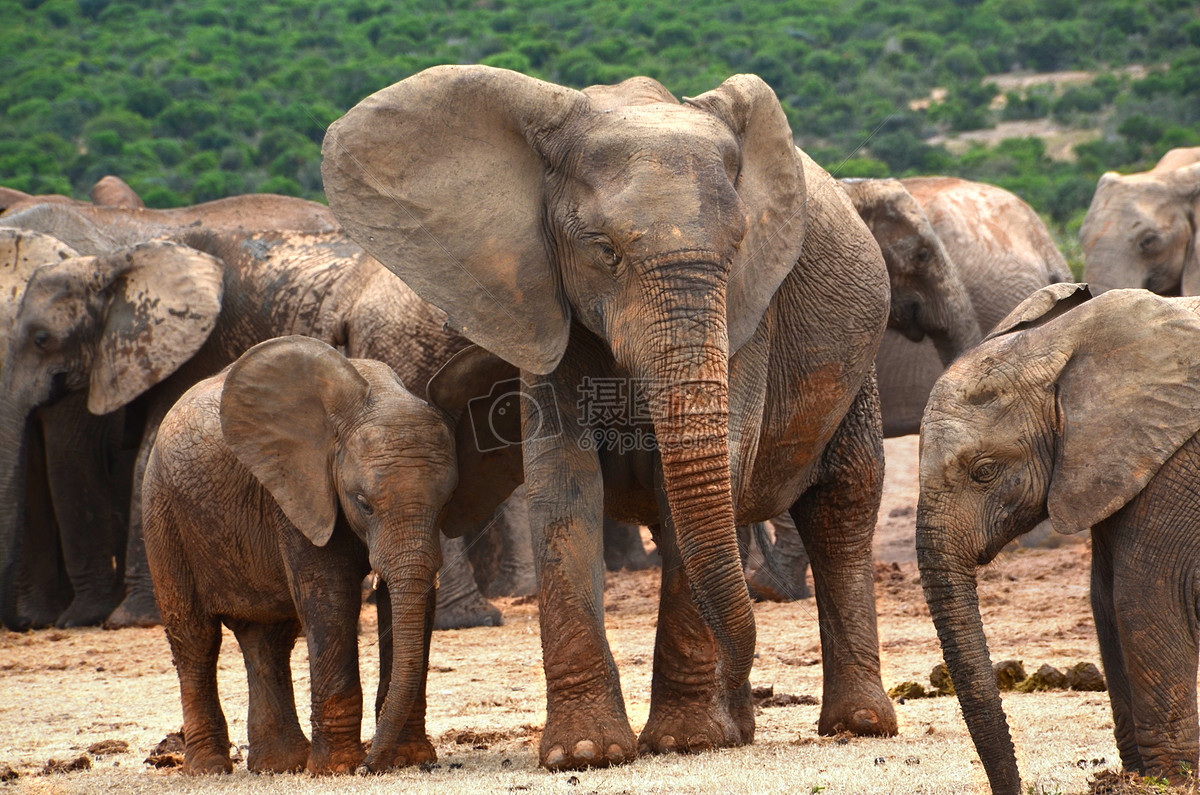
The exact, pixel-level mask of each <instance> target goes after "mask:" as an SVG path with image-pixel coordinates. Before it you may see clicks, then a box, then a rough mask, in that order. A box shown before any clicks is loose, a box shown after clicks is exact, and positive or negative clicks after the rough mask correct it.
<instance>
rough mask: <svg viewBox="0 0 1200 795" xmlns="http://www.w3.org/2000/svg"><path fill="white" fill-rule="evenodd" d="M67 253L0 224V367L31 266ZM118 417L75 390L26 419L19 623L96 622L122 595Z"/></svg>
mask: <svg viewBox="0 0 1200 795" xmlns="http://www.w3.org/2000/svg"><path fill="white" fill-rule="evenodd" d="M74 256H77V255H76V252H75V251H74V250H72V249H71V248H69V247H67V246H65V245H63V244H62V243H60V242H59V241H58V240H55V239H54V238H52V237H49V236H47V235H41V234H38V233H36V232H29V231H22V230H16V229H0V372H3V370H4V352H3V350H4V349H6V348H7V342H8V339H9V337H10V335H11V333H12V325H13V319H14V318H15V317H16V315H17V311H18V309H19V306H20V299H21V297H22V295H23V294H24V291H25V286H26V284H27V283H28V282H29V279H30V278H31V277H32V275H33V273H34V271H35V270H36V269H37V268H38V267H40V266H41V265H43V264H45V263H49V262H59V261H61V260H64V259H68V258H70V257H74ZM123 421H124V412H122V411H117V412H113V413H111V414H107V415H104V416H95V415H93V414H91V413H90V412H88V410H87V405H86V398H81V397H80V396H74V395H68V396H66V397H64V398H63V399H61V400H58V401H57V402H55V403H53V404H51V405H46V406H43V407H42V408H40V409H38V410H37V411H36V412H34V414H33V415H32V416H31V417H30V418H29V426H28V435H29V447H28V449H27V450H26V455H27V460H26V462H25V464H24V466H23V468H24V470H25V472H26V494H25V498H24V505H25V509H26V510H25V520H24V521H23V522H22V528H21V532H20V534H19V535H18V536H15V537H14V538H13V539H12V540H13V542H14V543H15V544H16V545H18V546H19V549H20V555H21V557H22V558H23V559H24V560H26V561H28V562H29V565H26V566H24V567H23V569H22V571H21V576H20V578H19V579H18V581H17V583H16V591H17V595H16V602H17V605H16V612H17V614H18V615H19V616H20V617H21V618H20V620H19V622H18V623H19V624H21V625H27V626H33V627H44V626H51V625H54V624H57V625H58V626H61V627H73V626H83V625H87V624H96V623H99V622H100V621H102V620H103V619H104V617H105V616H107V615H108V614H109V612H111V611H112V609H113V608H114V607H116V605H117V603H118V602H119V601H120V598H121V595H122V585H123V583H122V574H123V572H124V565H123V564H124V557H125V531H126V526H127V524H128V514H127V511H128V490H129V479H130V477H131V475H132V472H131V470H132V461H131V456H129V455H127V454H126V453H125V451H124V450H123V449H122V432H123ZM81 495H86V497H81ZM122 495H124V496H122ZM60 528H67V529H68V530H71V529H73V528H78V529H79V530H80V531H79V532H61V530H60ZM4 554H5V556H6V557H7V556H8V555H10V554H11V551H7V550H6V552H5V553H4Z"/></svg>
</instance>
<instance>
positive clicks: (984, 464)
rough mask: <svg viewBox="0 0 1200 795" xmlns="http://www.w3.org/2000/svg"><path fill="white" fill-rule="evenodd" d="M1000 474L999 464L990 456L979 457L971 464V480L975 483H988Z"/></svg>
mask: <svg viewBox="0 0 1200 795" xmlns="http://www.w3.org/2000/svg"><path fill="white" fill-rule="evenodd" d="M999 474H1000V465H999V464H998V463H996V461H995V459H992V458H980V459H979V460H978V461H976V462H975V463H974V464H972V465H971V480H973V481H975V482H976V483H989V482H991V481H993V480H995V479H996V476H997V475H999Z"/></svg>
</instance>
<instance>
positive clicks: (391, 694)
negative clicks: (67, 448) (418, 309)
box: [143, 336, 519, 774]
mask: <svg viewBox="0 0 1200 795" xmlns="http://www.w3.org/2000/svg"><path fill="white" fill-rule="evenodd" d="M447 367H448V371H447V372H443V373H441V374H439V375H438V376H435V378H434V380H433V381H432V382H430V384H429V393H430V395H431V399H432V402H426V401H424V400H422V399H420V398H418V397H416V396H414V395H413V394H412V393H410V392H408V391H407V390H406V389H405V388H404V387H403V385H402V384H401V383H400V380H399V379H398V378H397V376H396V374H395V373H394V372H393V371H392V370H391V369H390V368H388V366H387V365H385V364H382V363H381V362H378V361H374V360H367V359H346V358H345V357H344V356H342V355H341V354H340V353H338V352H337V351H335V350H334V349H333V348H331V347H330V346H328V345H326V344H325V343H323V342H320V341H318V340H315V339H313V338H311V337H305V336H288V337H280V338H276V339H273V340H268V341H267V342H262V343H259V344H258V345H255V346H254V347H253V348H251V349H250V350H249V351H247V352H246V353H245V354H243V355H242V356H241V357H240V358H239V359H238V360H237V361H236V362H235V363H234V364H233V365H232V366H230V367H229V368H227V369H226V370H223V371H222V372H221V373H219V374H218V375H215V376H212V377H211V378H207V379H205V380H203V381H200V382H199V383H198V384H196V385H195V386H193V387H192V388H191V389H189V390H188V391H187V392H185V393H184V395H183V397H181V398H180V399H179V401H178V402H177V403H176V404H175V405H174V406H173V407H172V408H171V410H170V411H168V412H167V414H166V416H165V417H164V418H163V421H162V424H161V426H160V427H159V432H158V434H157V437H156V439H155V442H154V447H153V448H152V450H151V453H150V458H149V461H148V463H147V466H146V475H145V481H144V485H143V500H144V507H143V515H144V517H145V520H144V530H145V542H146V553H147V558H148V560H149V564H150V570H151V573H152V574H153V577H154V583H155V594H156V597H157V599H158V603H159V606H160V608H161V611H162V615H163V620H164V624H165V628H166V632H167V637H168V639H169V641H170V644H171V652H172V656H173V658H174V660H175V666H176V669H177V672H178V674H179V684H180V694H181V698H182V703H183V715H184V729H183V735H184V739H185V744H186V750H185V755H184V760H185V761H184V772H187V773H193V774H197V773H219V772H230V771H231V770H232V763H231V760H230V756H229V734H228V729H227V726H226V723H225V718H224V715H223V713H222V711H221V706H220V702H219V700H218V697H217V656H218V652H219V650H220V645H221V628H220V625H221V624H225V625H226V626H228V627H229V628H230V629H231V630H233V632H234V634H235V635H236V636H237V639H238V642H239V644H240V646H241V649H242V654H243V657H244V658H245V661H246V673H247V676H248V678H249V689H250V703H249V718H248V720H247V731H248V736H249V753H248V755H247V760H246V761H247V766H248V767H249V768H250V770H252V771H256V772H263V771H273V772H285V771H293V770H299V769H302V768H307V769H308V770H309V771H310V772H312V773H331V772H349V771H354V770H357V769H358V768H359V766H360V765H365V767H366V769H367V770H369V771H380V770H384V769H387V768H389V767H392V766H395V765H405V764H419V763H426V762H432V761H435V760H436V758H437V754H436V752H435V751H434V749H433V746H432V745H431V744H430V742H429V739H428V738H427V737H426V735H425V677H426V673H427V669H428V661H429V641H430V633H431V631H432V625H433V612H434V602H435V600H436V592H435V588H434V584H435V575H436V574H437V571H438V567H439V566H440V563H441V560H440V558H441V552H440V547H439V543H438V536H439V533H438V526H439V520H440V519H441V517H442V516H444V515H447V514H452V513H454V512H456V511H458V510H459V509H458V508H457V507H456V506H455V505H454V504H452V503H453V502H454V501H455V500H457V501H459V502H463V501H466V500H469V501H470V503H471V505H470V506H469V507H470V509H471V510H475V511H479V510H483V507H482V503H481V501H482V500H484V499H486V493H487V492H486V490H485V491H484V492H480V490H479V488H478V485H477V484H476V483H472V484H470V486H469V488H464V489H460V488H458V486H459V481H458V461H459V460H460V458H461V457H462V456H466V457H469V456H475V457H478V456H479V453H478V452H477V450H476V448H475V446H474V445H473V444H468V445H467V446H466V447H465V448H464V449H463V450H462V456H460V455H459V452H458V451H457V450H456V447H455V445H456V435H455V424H456V423H457V420H458V418H459V417H460V416H461V415H462V411H463V408H464V407H465V402H466V401H467V400H468V399H471V398H473V397H474V395H471V394H469V393H467V392H464V389H465V385H467V384H469V383H470V381H469V379H467V380H465V381H464V380H462V379H459V378H458V377H457V374H456V372H455V370H454V366H453V362H452V363H451V364H450V365H447ZM485 386H490V384H486V385H485ZM513 420H514V425H515V423H516V419H515V418H513ZM507 458H508V459H510V460H511V459H514V458H515V456H512V455H510V456H507ZM516 466H517V467H518V468H519V462H518V463H517V464H516ZM503 496H504V495H502V494H497V495H496V499H495V501H494V502H493V503H491V504H490V506H488V507H487V508H486V510H485V511H484V515H486V513H490V511H491V508H494V507H495V505H496V504H498V503H499V499H501V498H502V497H503ZM372 569H373V570H374V571H375V572H377V573H378V575H379V577H380V591H379V600H378V605H379V614H380V623H379V628H380V644H379V646H380V657H381V659H380V683H379V691H378V697H377V699H376V714H377V717H378V724H377V728H376V733H375V738H374V742H373V743H372V746H371V750H370V753H369V754H364V751H363V747H362V744H361V742H360V730H361V721H362V701H363V695H362V687H361V685H360V682H359V672H358V615H359V608H360V602H361V594H360V583H361V582H362V580H363V578H364V576H365V575H366V574H367V573H368V571H370V570H372ZM302 629H303V631H304V634H305V636H306V640H307V643H308V649H309V665H310V668H311V681H312V742H311V745H310V743H309V740H308V739H306V738H305V736H304V733H303V732H302V731H301V729H300V725H299V722H298V720H297V717H296V708H295V697H294V694H293V691H292V680H291V675H290V670H289V658H290V655H291V650H292V646H293V644H294V643H295V640H296V638H297V637H298V636H299V634H300V632H301V630H302ZM364 756H365V760H364Z"/></svg>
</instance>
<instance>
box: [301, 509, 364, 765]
mask: <svg viewBox="0 0 1200 795" xmlns="http://www.w3.org/2000/svg"><path fill="white" fill-rule="evenodd" d="M282 522H283V520H282V519H281V523H282ZM280 550H281V552H282V553H283V559H284V561H285V564H286V565H285V568H286V570H287V577H288V588H289V589H290V590H291V594H292V601H293V604H295V605H296V611H297V613H299V615H300V621H301V623H302V624H303V625H304V635H305V640H306V641H307V643H308V669H309V678H310V685H311V692H312V745H311V748H310V750H309V755H308V771H309V772H310V773H315V774H322V773H350V772H354V771H355V770H356V769H357V768H358V766H359V765H360V764H362V761H363V759H365V758H366V752H365V751H364V750H363V746H362V737H361V732H362V710H363V693H362V683H361V681H360V680H359V674H358V615H359V612H360V611H361V609H362V589H361V583H362V580H363V577H364V576H366V574H367V566H366V561H365V554H364V553H365V550H364V549H363V547H362V545H361V544H360V543H359V541H358V540H357V538H355V537H354V536H353V534H352V533H351V532H350V531H349V530H348V529H346V528H345V527H339V528H337V529H336V530H335V531H334V534H333V537H332V538H331V539H330V540H329V541H328V543H326V544H325V546H324V547H314V546H313V545H312V543H311V542H310V541H309V540H308V539H307V538H305V537H304V536H303V535H302V534H301V533H300V532H299V531H297V530H296V529H295V528H293V527H290V526H287V525H286V524H285V526H284V527H283V528H282V529H281V530H280Z"/></svg>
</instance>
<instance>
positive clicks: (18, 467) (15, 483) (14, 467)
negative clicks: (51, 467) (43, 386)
mask: <svg viewBox="0 0 1200 795" xmlns="http://www.w3.org/2000/svg"><path fill="white" fill-rule="evenodd" d="M3 387H4V393H5V394H11V393H9V392H8V389H9V387H10V385H9V384H8V383H7V379H6V380H5V381H4V382H3ZM29 424H30V418H29V412H28V411H25V410H24V407H22V406H19V405H16V404H14V402H13V401H11V400H8V399H4V400H0V556H3V557H2V560H3V566H2V567H0V620H2V621H3V624H4V626H5V627H7V628H8V629H12V630H22V629H25V626H24V625H25V624H26V622H25V621H24V620H23V619H22V618H21V615H20V605H19V602H20V593H19V580H20V572H21V570H22V565H23V564H22V561H23V555H24V550H23V546H24V536H25V532H24V529H25V477H26V468H27V467H26V458H27V456H28V445H29V434H30V428H29Z"/></svg>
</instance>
